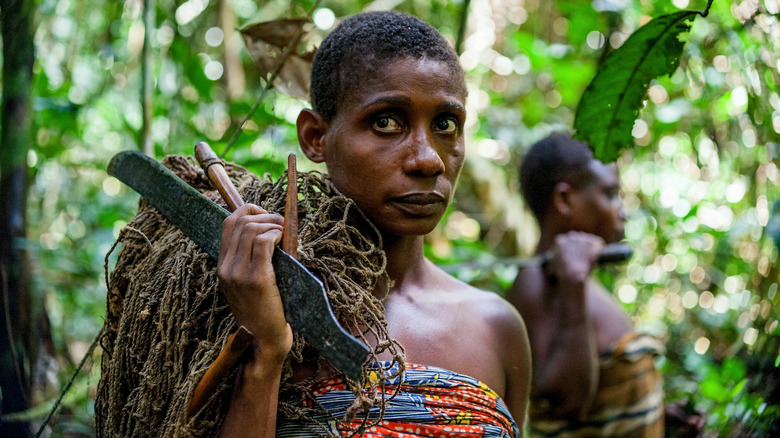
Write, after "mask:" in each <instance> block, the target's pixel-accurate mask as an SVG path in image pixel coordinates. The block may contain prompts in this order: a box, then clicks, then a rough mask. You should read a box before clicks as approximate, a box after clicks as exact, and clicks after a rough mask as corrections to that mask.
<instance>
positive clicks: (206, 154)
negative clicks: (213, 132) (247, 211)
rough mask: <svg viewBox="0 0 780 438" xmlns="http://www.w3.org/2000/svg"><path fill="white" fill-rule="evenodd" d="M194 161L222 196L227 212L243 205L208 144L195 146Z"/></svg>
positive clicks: (220, 162) (223, 167)
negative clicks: (196, 161)
mask: <svg viewBox="0 0 780 438" xmlns="http://www.w3.org/2000/svg"><path fill="white" fill-rule="evenodd" d="M195 159H196V160H198V163H199V164H200V167H202V168H203V170H204V171H205V172H206V175H208V177H209V180H210V181H211V184H213V185H214V187H215V188H216V189H217V190H218V191H219V194H220V195H222V199H224V200H225V203H227V205H228V210H230V211H231V212H233V211H236V209H237V208H238V207H241V206H242V205H244V201H243V200H242V199H241V195H240V194H239V193H238V190H236V188H235V186H233V183H232V182H231V181H230V177H228V174H227V171H225V166H223V165H222V160H221V159H220V158H219V157H218V156H217V154H216V153H214V151H213V150H212V149H211V146H209V145H208V143H206V142H204V141H201V142H199V143H198V144H196V145H195Z"/></svg>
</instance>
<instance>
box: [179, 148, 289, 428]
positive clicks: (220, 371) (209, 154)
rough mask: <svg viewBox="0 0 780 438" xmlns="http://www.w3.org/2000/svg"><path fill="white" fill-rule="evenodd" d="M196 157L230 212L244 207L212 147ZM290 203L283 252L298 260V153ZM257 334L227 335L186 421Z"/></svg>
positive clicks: (242, 330) (194, 396)
mask: <svg viewBox="0 0 780 438" xmlns="http://www.w3.org/2000/svg"><path fill="white" fill-rule="evenodd" d="M195 158H196V159H197V160H198V163H200V166H201V167H202V168H203V170H204V171H205V172H206V174H207V175H208V177H209V180H210V181H211V184H212V185H214V187H216V188H217V190H218V191H219V193H220V195H222V199H223V200H224V201H225V202H226V203H227V205H228V209H229V210H230V211H235V210H236V209H237V208H238V207H241V206H242V205H244V201H243V199H241V195H240V194H239V193H238V190H236V188H235V187H234V186H233V183H232V182H231V181H230V178H229V177H228V175H227V172H226V171H225V167H224V165H223V164H222V160H221V159H219V158H218V157H217V155H216V154H215V153H214V151H213V150H212V149H211V147H210V146H209V145H208V144H207V143H205V142H200V143H198V144H196V145H195ZM287 167H288V169H287V200H286V205H285V209H284V218H285V219H284V230H283V231H282V250H283V251H284V252H286V253H287V254H289V255H290V256H292V257H294V258H297V254H298V171H297V169H296V162H295V154H290V155H289V156H288V157H287ZM253 340H254V335H253V334H252V333H251V332H250V331H249V330H247V329H246V327H244V326H241V327H239V328H238V330H237V331H236V332H235V333H232V334H230V336H228V338H227V341H226V342H225V346H224V347H222V350H221V351H220V352H219V355H218V356H217V358H216V359H215V360H214V362H213V363H212V364H211V365H210V366H209V369H208V370H206V374H204V375H203V377H202V378H201V379H200V382H198V384H197V385H196V386H195V390H193V392H192V398H190V401H189V403H188V404H187V411H186V415H187V418H188V419H189V418H192V416H193V415H195V414H197V413H198V411H200V410H201V409H202V408H203V406H204V405H205V404H206V402H207V401H208V399H209V397H210V396H211V394H213V393H214V391H215V390H216V389H217V386H218V385H219V384H220V383H221V382H222V380H223V379H224V378H225V375H227V374H228V373H229V372H230V370H232V369H233V367H235V366H236V364H237V363H238V361H239V360H240V359H241V356H243V354H244V352H246V350H247V348H249V347H250V346H251V345H252V341H253Z"/></svg>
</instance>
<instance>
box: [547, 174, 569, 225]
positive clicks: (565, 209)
mask: <svg viewBox="0 0 780 438" xmlns="http://www.w3.org/2000/svg"><path fill="white" fill-rule="evenodd" d="M573 196H574V188H573V187H572V186H571V185H570V184H569V183H566V182H559V183H558V184H556V185H555V187H554V188H553V193H552V202H551V203H550V204H551V206H552V208H553V210H554V211H555V213H557V214H558V215H560V216H564V217H566V216H569V215H570V214H571V213H572V211H574V206H573V205H572V201H573V199H572V197H573Z"/></svg>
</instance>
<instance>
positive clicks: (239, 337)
mask: <svg viewBox="0 0 780 438" xmlns="http://www.w3.org/2000/svg"><path fill="white" fill-rule="evenodd" d="M253 339H254V335H252V333H251V332H250V331H249V330H247V329H246V327H244V326H243V325H242V326H241V327H239V328H238V330H236V331H235V333H231V334H230V335H229V336H228V338H227V341H226V342H225V346H224V347H222V350H220V352H219V355H218V356H217V358H216V359H214V362H212V363H211V365H209V369H208V370H206V374H204V375H203V377H201V379H200V382H198V385H197V386H196V387H195V390H194V391H193V392H192V398H190V402H189V403H188V404H187V418H192V416H193V415H195V414H197V413H198V411H199V410H200V409H201V408H202V407H203V406H204V405H205V404H206V402H207V401H208V399H209V397H210V396H211V394H212V393H213V392H214V391H215V390H216V389H217V386H218V385H219V384H220V383H221V382H222V379H223V377H224V376H225V375H226V374H228V373H229V372H230V371H231V370H232V369H233V367H234V366H235V365H236V363H237V362H238V361H239V359H241V356H243V355H244V352H245V351H246V350H247V348H249V346H251V345H252V340H253Z"/></svg>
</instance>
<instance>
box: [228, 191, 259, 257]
mask: <svg viewBox="0 0 780 438" xmlns="http://www.w3.org/2000/svg"><path fill="white" fill-rule="evenodd" d="M263 213H267V212H266V211H265V210H264V209H262V208H260V207H259V206H257V205H255V204H244V205H242V206H241V207H239V208H237V209H236V211H234V212H233V213H231V214H230V216H228V217H227V218H225V220H224V221H223V222H222V241H221V243H220V245H219V258H220V260H221V259H223V258H224V257H225V255H226V252H227V250H228V248H230V244H231V239H230V238H231V236H232V235H233V232H234V231H235V229H236V226H237V225H238V221H239V220H240V219H241V218H242V217H244V216H246V215H255V214H263Z"/></svg>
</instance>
